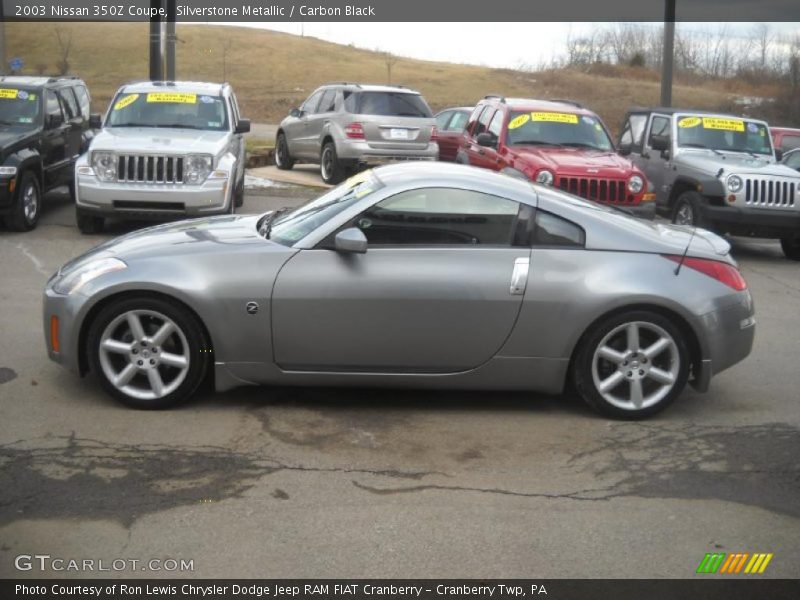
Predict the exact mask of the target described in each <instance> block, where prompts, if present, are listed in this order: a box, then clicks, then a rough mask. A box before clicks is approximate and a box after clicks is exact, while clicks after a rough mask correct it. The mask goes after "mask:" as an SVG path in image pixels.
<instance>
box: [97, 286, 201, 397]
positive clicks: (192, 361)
mask: <svg viewBox="0 0 800 600" xmlns="http://www.w3.org/2000/svg"><path fill="white" fill-rule="evenodd" d="M87 344H88V347H87V355H88V357H89V366H90V368H91V370H92V371H93V372H94V373H95V374H96V375H97V377H98V378H99V379H100V383H101V385H102V386H103V388H104V389H105V390H106V391H107V392H108V393H109V394H110V395H111V396H113V397H114V398H116V399H117V400H119V401H120V402H122V403H123V404H126V405H127V406H130V407H132V408H140V409H160V408H168V407H170V406H174V405H175V404H178V403H179V402H182V401H183V400H186V399H187V398H189V397H190V396H191V395H192V394H193V393H194V392H195V391H196V390H197V388H198V387H199V386H200V384H201V383H202V381H203V379H204V377H205V374H206V371H207V369H208V363H209V359H210V357H211V349H210V348H209V347H208V344H207V342H206V341H205V335H204V333H203V329H202V326H201V325H200V323H199V322H198V321H197V319H196V318H195V317H194V316H193V315H192V314H191V313H190V312H189V311H188V310H187V309H185V308H183V307H182V306H181V305H179V304H177V303H175V302H172V301H169V300H164V299H160V298H148V297H139V298H137V297H134V298H128V299H125V300H121V301H118V302H114V303H112V304H110V305H109V306H106V307H105V308H103V309H102V310H101V311H100V313H99V314H98V315H97V318H96V319H94V321H93V322H92V324H91V325H90V329H89V334H88V337H87Z"/></svg>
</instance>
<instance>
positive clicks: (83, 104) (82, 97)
mask: <svg viewBox="0 0 800 600" xmlns="http://www.w3.org/2000/svg"><path fill="white" fill-rule="evenodd" d="M75 96H76V97H77V98H78V106H80V108H81V114H82V115H83V118H84V119H88V118H89V115H90V113H91V112H92V105H91V98H89V92H87V91H86V88H85V87H83V86H82V85H79V86H76V87H75Z"/></svg>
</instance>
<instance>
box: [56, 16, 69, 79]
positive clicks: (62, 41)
mask: <svg viewBox="0 0 800 600" xmlns="http://www.w3.org/2000/svg"><path fill="white" fill-rule="evenodd" d="M55 34H56V42H57V43H58V62H57V63H56V69H57V71H58V74H59V75H66V74H67V73H68V72H69V53H70V51H71V50H72V32H71V31H69V30H67V29H64V28H63V27H58V26H57V27H55Z"/></svg>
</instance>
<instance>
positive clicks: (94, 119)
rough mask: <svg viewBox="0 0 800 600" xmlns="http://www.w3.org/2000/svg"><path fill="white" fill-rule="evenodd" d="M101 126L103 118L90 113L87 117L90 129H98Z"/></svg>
mask: <svg viewBox="0 0 800 600" xmlns="http://www.w3.org/2000/svg"><path fill="white" fill-rule="evenodd" d="M102 126H103V117H102V116H101V115H100V114H99V113H92V114H90V115H89V127H91V128H92V129H100V128H101V127H102Z"/></svg>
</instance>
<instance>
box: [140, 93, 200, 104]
mask: <svg viewBox="0 0 800 600" xmlns="http://www.w3.org/2000/svg"><path fill="white" fill-rule="evenodd" d="M147 101H148V102H169V103H170V104H197V94H183V93H180V92H152V93H150V94H147Z"/></svg>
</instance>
